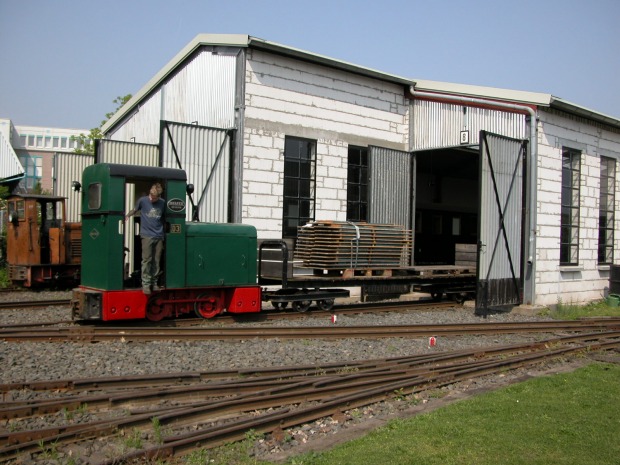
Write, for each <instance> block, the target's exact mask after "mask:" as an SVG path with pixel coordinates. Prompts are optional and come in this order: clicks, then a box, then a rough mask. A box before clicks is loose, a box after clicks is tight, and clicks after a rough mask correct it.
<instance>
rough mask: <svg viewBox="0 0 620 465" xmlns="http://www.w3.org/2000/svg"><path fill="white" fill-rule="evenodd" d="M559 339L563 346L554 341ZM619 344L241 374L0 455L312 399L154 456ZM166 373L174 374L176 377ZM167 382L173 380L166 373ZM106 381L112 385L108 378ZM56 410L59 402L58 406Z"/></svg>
mask: <svg viewBox="0 0 620 465" xmlns="http://www.w3.org/2000/svg"><path fill="white" fill-rule="evenodd" d="M561 345H563V346H564V347H560V346H561ZM619 346H620V332H618V331H616V332H607V333H598V332H597V333H591V334H579V335H572V336H565V337H558V338H554V339H548V340H546V341H540V342H537V343H531V344H524V345H518V344H517V345H512V346H505V347H490V348H487V349H482V350H481V349H471V350H461V351H455V352H448V353H441V354H435V355H434V356H429V355H425V356H412V357H398V358H394V359H384V360H381V359H379V360H375V361H365V362H360V363H357V364H356V372H354V373H349V372H338V371H335V372H334V373H331V374H325V373H321V368H320V367H308V368H311V369H314V371H315V372H316V373H317V374H318V375H315V376H308V375H307V374H304V375H300V373H293V374H292V376H291V377H290V378H288V379H286V382H282V383H280V384H279V385H276V386H273V385H270V387H269V388H267V389H262V388H263V387H264V386H265V384H264V383H261V382H260V381H266V380H265V379H262V380H261V379H260V378H259V379H248V380H247V381H246V379H245V378H243V379H241V380H235V381H230V382H234V383H236V384H235V386H237V387H239V385H242V384H243V383H244V382H248V383H250V384H249V385H248V386H250V388H249V389H248V390H247V391H245V392H240V391H239V390H237V389H236V388H235V387H234V386H232V385H231V384H227V383H230V382H223V383H220V387H221V388H225V390H224V391H221V390H217V388H215V389H214V390H213V392H217V396H221V393H222V392H226V391H228V392H229V393H231V392H232V393H233V394H232V395H230V396H229V397H228V398H225V399H224V400H222V399H212V400H209V401H203V402H194V403H193V404H191V405H190V406H187V405H184V406H181V407H178V408H163V409H156V410H155V411H153V410H151V411H148V412H146V413H144V412H143V413H140V412H137V413H135V414H134V415H132V416H131V417H129V418H121V419H112V420H103V421H96V422H91V423H88V424H85V425H74V426H67V427H58V428H48V429H47V430H38V431H32V432H20V433H8V434H4V435H0V444H2V445H4V446H5V447H4V448H3V449H0V457H5V458H7V457H13V456H15V455H14V454H18V453H22V452H24V451H26V450H30V451H33V450H36V449H37V448H40V447H41V445H42V444H46V443H54V444H56V443H57V442H58V441H60V442H68V443H71V442H74V441H77V440H80V439H83V438H94V437H98V436H101V435H112V434H114V431H117V430H118V429H119V428H127V427H140V428H145V427H148V425H149V424H150V423H151V421H152V418H153V416H154V415H157V416H158V418H159V421H160V423H161V424H162V425H171V426H173V425H174V426H179V425H184V424H194V423H196V422H204V421H211V420H213V419H214V418H220V417H221V416H222V415H228V416H229V415H231V414H237V415H243V414H244V413H245V412H250V411H255V410H257V409H265V408H276V407H280V406H283V405H286V404H287V403H291V404H307V403H314V404H315V405H313V406H312V407H307V408H301V409H299V408H298V409H292V408H290V409H289V408H287V409H284V410H281V411H279V412H278V413H277V414H276V415H275V416H273V415H271V416H264V415H262V416H260V417H259V418H257V419H252V420H250V421H248V420H247V418H243V417H239V419H238V420H235V421H233V422H231V423H229V424H228V426H225V427H222V426H217V425H216V426H214V427H211V428H208V429H206V430H202V431H200V432H198V433H196V434H197V435H196V434H194V435H182V436H176V437H170V438H166V439H165V440H164V441H165V442H166V444H165V445H164V446H162V447H157V448H154V449H151V450H148V451H141V452H140V453H139V454H140V456H147V457H149V456H150V457H153V456H154V455H150V454H158V455H157V456H158V457H160V456H161V455H160V454H162V453H165V454H167V453H173V454H175V453H179V452H182V451H184V450H187V448H192V447H196V446H197V445H201V446H205V444H204V441H209V443H208V447H213V446H214V445H218V444H221V443H222V442H223V441H228V440H232V439H241V438H243V435H244V434H245V431H247V429H248V428H249V427H250V426H249V425H254V426H251V427H252V428H254V429H256V430H257V431H259V432H260V431H263V430H265V431H264V432H266V431H267V430H269V429H270V428H271V429H273V428H275V427H285V425H288V426H292V425H294V424H297V423H298V422H301V421H310V420H314V419H317V418H320V417H322V416H326V415H329V414H331V413H334V411H341V410H343V409H350V408H354V407H353V406H354V405H358V404H359V405H366V404H368V403H372V402H375V401H377V400H382V399H385V398H386V397H390V396H393V395H394V392H397V391H401V392H402V391H403V390H405V391H407V392H419V391H420V390H424V389H428V388H430V387H438V386H441V385H444V384H449V383H453V382H456V381H458V380H459V379H470V378H471V377H473V376H481V375H483V374H489V373H496V372H497V371H498V370H504V369H511V368H515V367H518V366H526V365H530V364H533V363H537V362H539V361H540V360H542V359H544V358H547V357H560V356H566V355H568V354H572V353H575V352H576V351H583V350H588V349H597V350H599V349H600V350H609V349H612V348H614V349H617V348H618V347H619ZM341 366H342V365H341ZM345 366H346V365H345ZM332 368H335V366H334V367H332ZM283 370H285V372H288V371H290V370H289V368H287V367H285V368H284V369H283ZM257 371H260V370H257ZM274 371H275V370H274V369H267V370H265V371H264V372H263V373H266V372H268V373H272V372H274ZM230 373H232V372H230ZM238 373H241V371H239V372H238ZM195 375H196V374H194V373H192V374H191V375H190V376H189V378H191V379H193V380H195V379H197V376H195ZM201 377H202V375H201ZM174 379H178V375H176V376H175V378H174ZM143 381H144V378H143V379H140V380H139V385H140V386H142V385H143ZM171 381H173V379H172V378H171ZM257 381H259V382H257ZM91 384H92V385H94V384H95V383H92V381H91ZM112 385H113V386H114V384H112ZM268 385H269V384H268ZM226 388H227V389H226ZM137 389H139V390H138V391H135V392H133V394H132V393H126V394H123V395H121V396H118V395H117V396H116V397H115V396H114V395H112V396H110V399H109V401H108V403H109V405H107V406H106V407H104V408H106V409H107V408H111V406H113V405H114V404H115V403H116V404H118V405H126V402H127V401H128V399H130V397H131V396H132V395H134V396H139V395H140V391H143V390H141V389H140V388H139V387H138V388H137ZM165 393H166V389H161V390H160V395H159V396H157V395H155V393H154V392H149V393H146V394H145V395H146V396H153V399H155V400H156V401H157V402H159V401H161V400H162V398H164V397H165ZM171 397H172V398H174V395H172V394H171ZM200 398H204V396H200ZM78 400H79V398H78V399H71V400H70V401H74V402H76V403H75V404H72V405H73V406H75V405H77V404H78ZM83 400H84V399H83ZM84 401H85V400H84ZM61 402H62V400H61ZM42 403H43V404H46V403H47V404H48V405H47V406H49V404H50V402H42ZM103 403H105V402H102V404H103ZM88 406H89V409H90V408H91V407H92V406H91V404H88ZM63 408H67V407H66V405H65V407H63ZM75 408H78V407H75ZM31 414H39V413H35V410H33V411H32V412H31ZM274 419H277V422H276V423H274V421H275V420H274ZM274 425H275V426H274ZM278 425H279V426H278ZM131 457H132V456H131V455H130V456H127V457H124V458H123V460H129V459H130V458H131ZM115 463H120V462H119V458H116V459H115Z"/></svg>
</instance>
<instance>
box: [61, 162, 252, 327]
mask: <svg viewBox="0 0 620 465" xmlns="http://www.w3.org/2000/svg"><path fill="white" fill-rule="evenodd" d="M154 182H157V183H160V184H161V186H162V187H163V193H162V198H163V199H164V200H165V212H164V225H165V241H164V244H165V246H164V252H163V257H162V264H163V266H162V269H163V273H162V275H161V276H160V277H159V286H157V287H158V288H159V289H158V290H157V291H156V292H152V293H145V292H143V289H142V286H141V285H140V271H139V270H140V261H141V250H140V248H141V244H140V240H139V239H138V238H139V231H140V223H139V218H131V219H129V221H125V214H126V212H127V211H128V210H130V209H131V208H132V207H133V204H134V203H135V200H136V199H138V198H139V197H140V196H141V195H143V194H144V193H145V192H148V189H149V186H151V185H152V183H154ZM74 188H75V190H77V191H80V192H81V212H82V274H81V284H80V286H79V287H78V288H76V289H74V291H73V299H72V312H73V318H74V319H80V320H103V321H110V320H124V319H144V318H146V319H149V320H154V321H157V320H161V319H162V318H165V317H177V316H179V315H182V314H185V313H190V312H195V313H196V314H198V315H199V316H202V317H204V318H210V317H213V316H215V315H217V314H219V313H222V312H224V311H226V312H229V313H248V312H259V311H260V309H261V288H260V286H259V285H258V284H257V236H256V228H255V227H254V226H251V225H244V224H223V223H222V224H220V223H198V222H186V214H187V211H186V209H187V207H188V206H187V201H186V198H187V194H190V199H191V191H192V190H193V187H192V186H191V184H190V185H188V183H187V176H186V173H185V171H183V170H180V169H171V168H155V167H144V166H133V165H120V164H108V163H99V164H95V165H91V166H89V167H87V168H86V169H85V170H84V173H83V177H82V183H81V184H80V183H77V182H76V183H74ZM190 207H191V205H190ZM134 270H135V271H134Z"/></svg>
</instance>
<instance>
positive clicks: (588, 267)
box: [536, 110, 620, 305]
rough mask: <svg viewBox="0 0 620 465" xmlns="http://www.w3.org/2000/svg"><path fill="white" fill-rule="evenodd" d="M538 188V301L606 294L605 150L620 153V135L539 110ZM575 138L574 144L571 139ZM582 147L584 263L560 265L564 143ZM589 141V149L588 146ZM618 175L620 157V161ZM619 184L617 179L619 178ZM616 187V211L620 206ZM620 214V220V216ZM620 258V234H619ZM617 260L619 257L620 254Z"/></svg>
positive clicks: (581, 245) (565, 300) (581, 243)
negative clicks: (601, 257) (601, 250)
mask: <svg viewBox="0 0 620 465" xmlns="http://www.w3.org/2000/svg"><path fill="white" fill-rule="evenodd" d="M540 116H541V123H540V124H539V130H540V131H541V132H540V134H539V145H538V155H539V157H538V164H537V166H538V193H537V201H538V207H537V239H536V246H537V253H536V257H537V262H536V303H537V304H539V305H554V304H557V303H564V304H571V303H575V304H577V303H584V302H589V301H592V300H597V299H601V298H603V297H604V294H605V290H606V288H607V286H608V285H609V271H607V270H606V269H604V267H599V265H598V216H599V211H598V207H599V194H600V190H599V189H600V179H599V174H600V163H599V160H600V155H599V152H600V150H601V149H603V150H604V151H606V152H605V155H606V156H609V152H614V153H616V154H617V156H618V158H619V159H620V135H619V134H617V133H613V132H611V131H606V130H602V129H600V128H597V127H595V126H594V125H591V124H588V123H587V122H584V121H583V120H582V121H573V120H571V119H570V118H565V117H561V116H559V115H556V114H552V113H548V112H545V111H544V110H543V111H541V112H540ZM571 142H572V145H571ZM563 145H565V146H566V147H571V148H575V149H578V150H582V157H581V183H580V230H579V266H578V267H574V268H573V267H571V268H568V269H567V268H564V269H562V268H561V267H560V263H559V262H560V250H559V247H560V222H561V188H562V186H561V181H562V179H561V173H562V146H563ZM584 147H585V149H584ZM617 168H618V173H617V176H616V177H617V181H618V176H620V162H619V163H618V165H617ZM617 185H618V182H617ZM619 197H620V195H619V191H618V187H616V203H617V204H618V205H617V208H616V212H619V211H620V209H619V208H618V207H619V206H620V203H619ZM618 216H620V215H619V214H618V213H617V214H616V221H620V218H618ZM615 239H616V241H615V256H616V257H618V258H620V249H618V246H619V245H620V240H619V239H620V238H618V237H616V238H615ZM616 263H620V260H617V261H616Z"/></svg>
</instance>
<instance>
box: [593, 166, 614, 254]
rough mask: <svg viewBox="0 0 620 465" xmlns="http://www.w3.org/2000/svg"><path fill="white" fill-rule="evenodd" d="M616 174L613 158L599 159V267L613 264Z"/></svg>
mask: <svg viewBox="0 0 620 465" xmlns="http://www.w3.org/2000/svg"><path fill="white" fill-rule="evenodd" d="M616 173H617V163H616V159H615V158H611V157H603V156H601V158H600V175H599V176H600V189H599V224H598V254H597V260H598V264H599V265H611V264H613V262H614V239H615V233H614V230H615V228H614V225H615V222H616V215H615V213H616V211H615V210H616Z"/></svg>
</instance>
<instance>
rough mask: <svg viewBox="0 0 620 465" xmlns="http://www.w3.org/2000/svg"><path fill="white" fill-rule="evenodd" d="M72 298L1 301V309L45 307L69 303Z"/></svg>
mask: <svg viewBox="0 0 620 465" xmlns="http://www.w3.org/2000/svg"><path fill="white" fill-rule="evenodd" d="M70 303H71V299H47V300H24V301H9V302H0V310H1V309H20V308H44V307H51V306H55V305H69V304H70Z"/></svg>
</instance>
